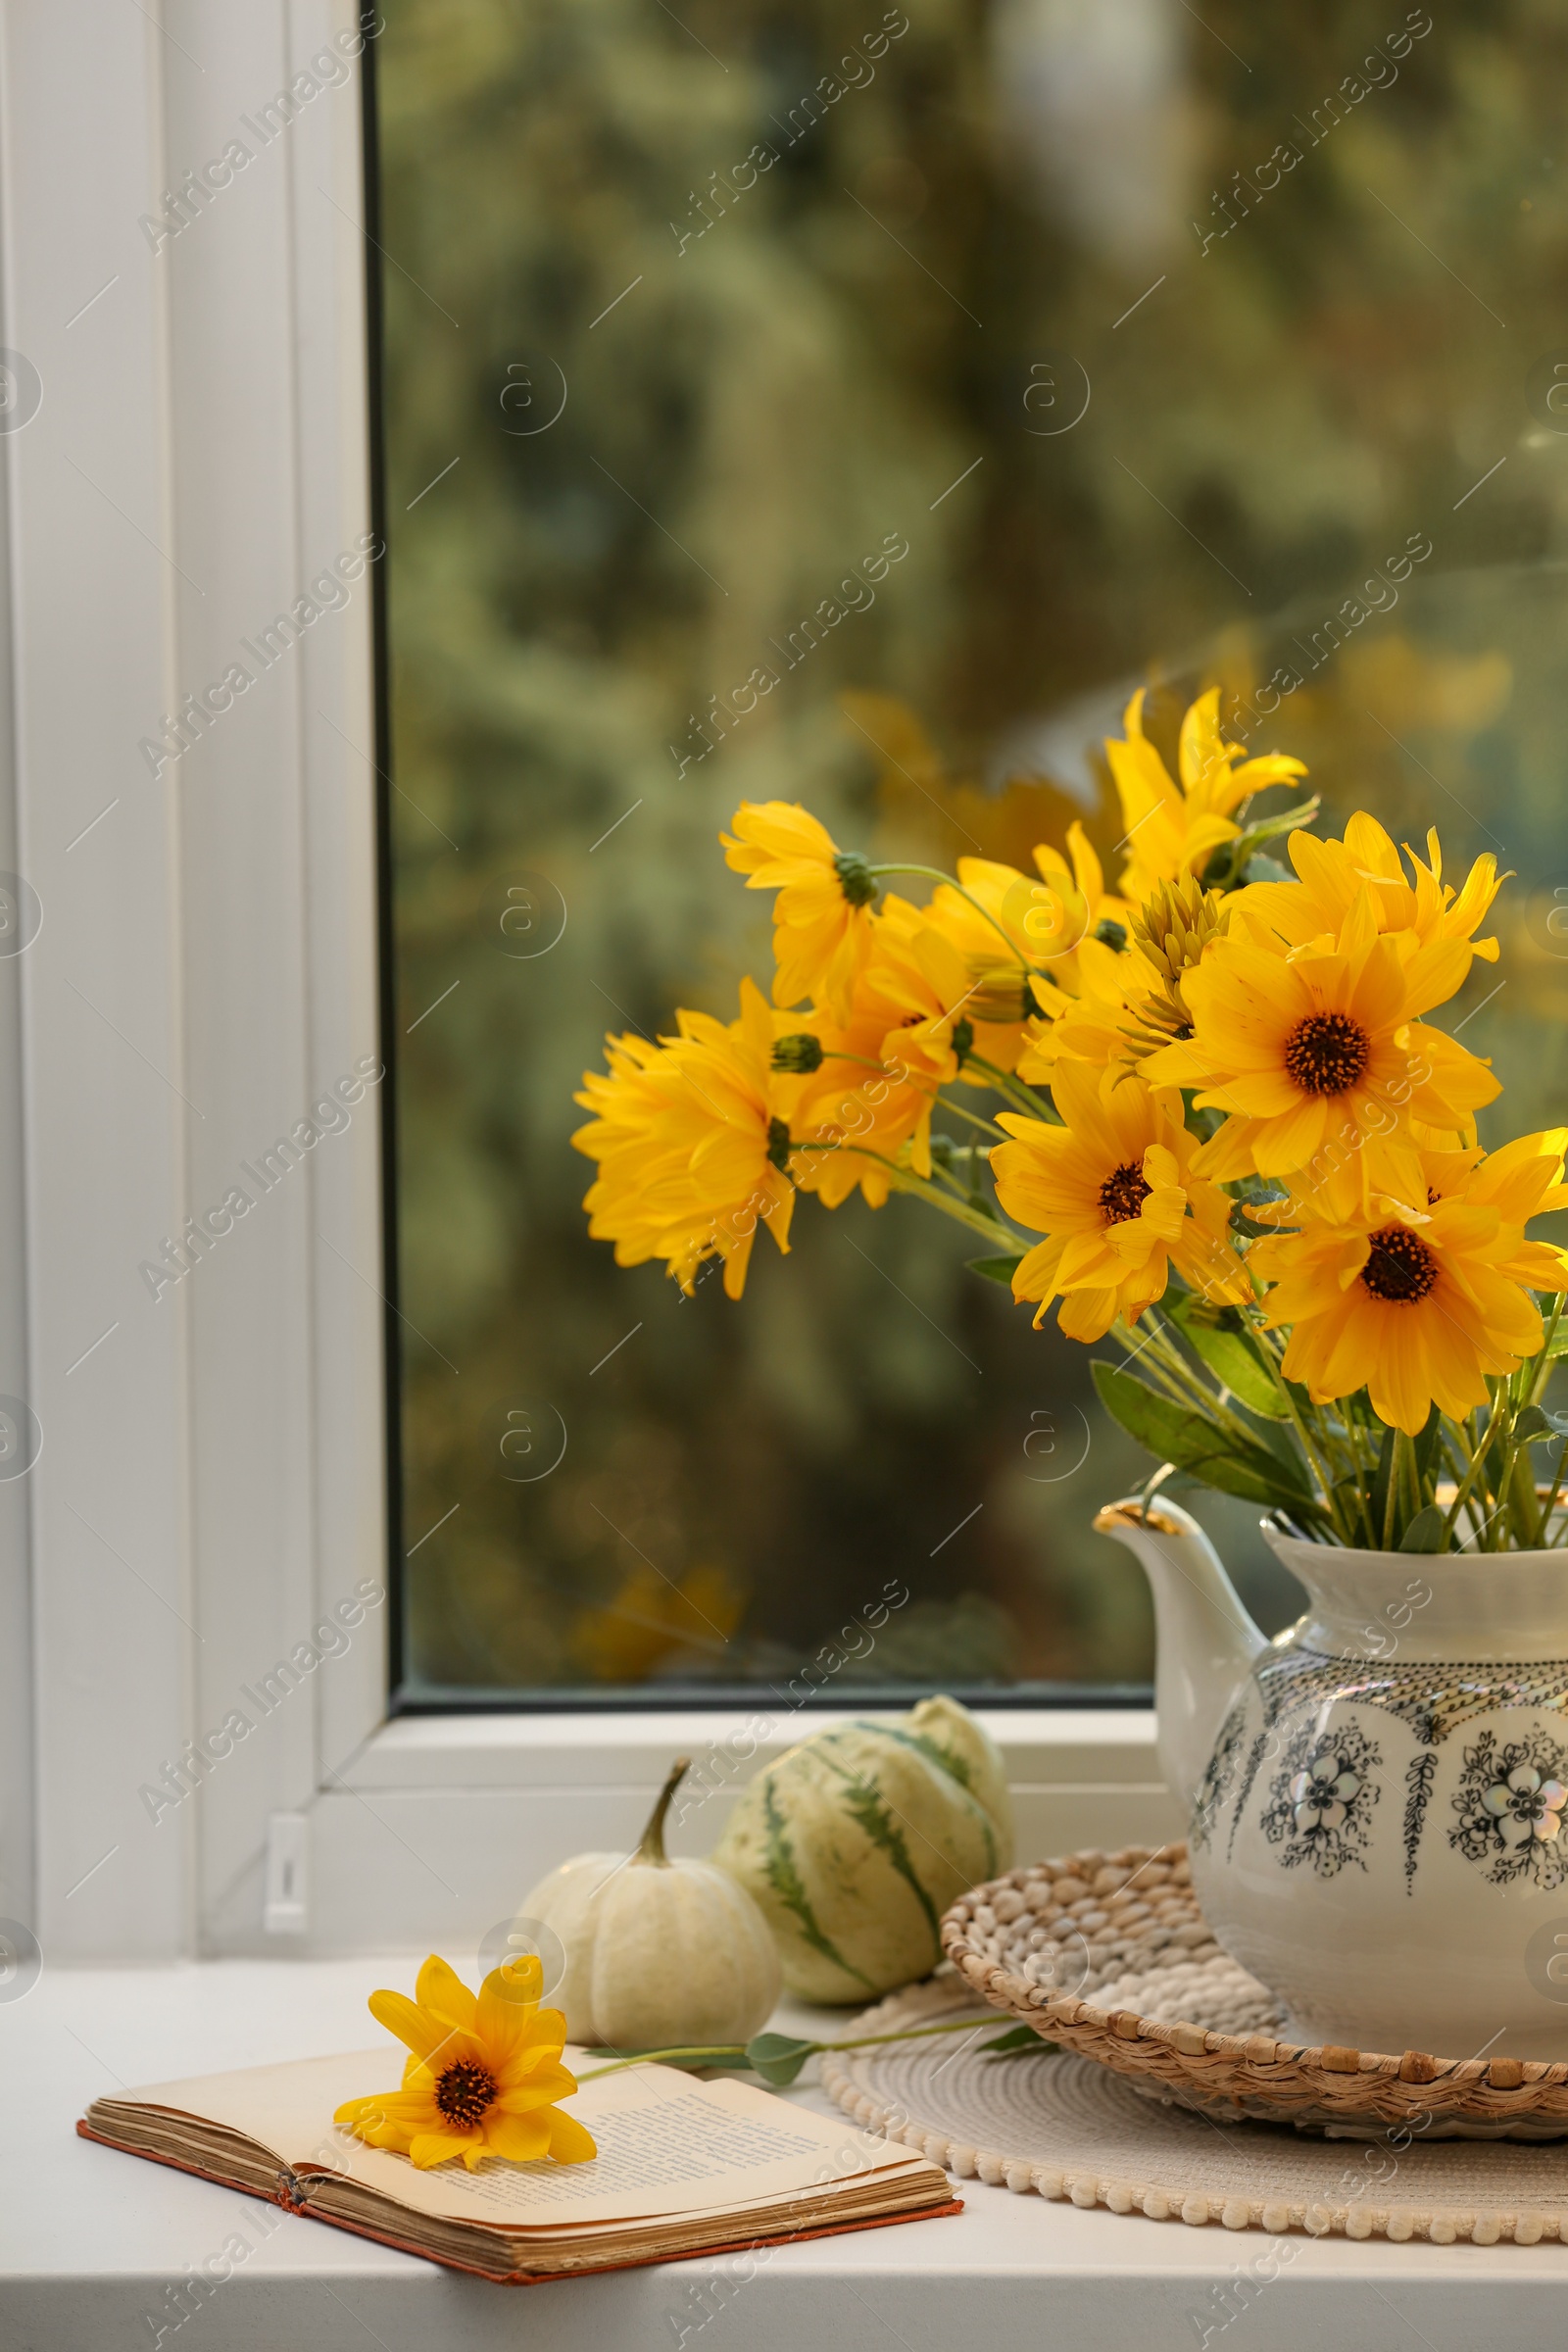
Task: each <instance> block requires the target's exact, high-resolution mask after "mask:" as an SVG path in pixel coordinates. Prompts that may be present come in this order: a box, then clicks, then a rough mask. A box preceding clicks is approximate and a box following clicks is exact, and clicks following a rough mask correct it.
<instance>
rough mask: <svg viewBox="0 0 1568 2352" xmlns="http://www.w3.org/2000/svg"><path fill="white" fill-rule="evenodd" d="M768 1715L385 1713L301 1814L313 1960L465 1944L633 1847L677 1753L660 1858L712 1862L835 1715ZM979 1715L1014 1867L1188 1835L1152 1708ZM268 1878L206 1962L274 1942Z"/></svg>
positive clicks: (214, 1929) (232, 1905)
mask: <svg viewBox="0 0 1568 2352" xmlns="http://www.w3.org/2000/svg"><path fill="white" fill-rule="evenodd" d="M890 1711H891V1710H890ZM759 1712H760V1711H758V1710H748V1711H747V1712H746V1713H744V1714H742V1713H737V1714H735V1715H734V1716H725V1715H723V1714H719V1713H714V1712H711V1711H710V1710H706V1709H704V1710H701V1711H699V1710H695V1709H694V1710H689V1711H670V1712H667V1713H666V1712H664V1711H663V1710H655V1709H648V1710H645V1711H639V1712H636V1713H630V1712H628V1713H625V1714H622V1713H619V1712H616V1713H613V1714H601V1713H598V1712H594V1713H584V1714H575V1715H572V1714H560V1715H405V1716H399V1717H396V1718H394V1719H393V1720H392V1721H391V1722H389V1723H386V1724H383V1725H382V1726H381V1727H380V1728H379V1729H378V1730H377V1731H376V1732H374V1733H373V1734H372V1735H371V1737H370V1738H369V1739H368V1740H366V1742H365V1743H364V1745H363V1746H362V1747H361V1748H359V1749H358V1750H357V1751H356V1753H355V1754H354V1755H353V1756H352V1757H350V1758H348V1759H347V1760H345V1761H344V1762H343V1763H342V1764H341V1765H339V1766H338V1767H337V1768H336V1769H335V1770H334V1771H332V1772H331V1773H330V1775H329V1776H328V1778H327V1780H326V1785H325V1787H324V1788H322V1789H320V1790H319V1792H318V1794H317V1796H316V1799H315V1802H314V1804H313V1806H312V1808H311V1811H310V1817H309V1819H310V1838H311V1851H310V1862H309V1873H310V1897H309V1923H308V1928H307V1931H306V1941H305V1943H304V1946H303V1951H304V1953H305V1955H307V1956H309V1957H311V1958H313V1959H314V1958H317V1957H321V1958H325V1957H326V1956H328V1955H329V1954H331V1953H333V1952H352V1951H360V1952H365V1951H370V1952H377V1951H381V1952H385V1951H403V1952H411V1951H416V1950H417V1951H421V1952H422V1951H428V1950H429V1949H430V1944H431V1939H432V1937H433V1938H435V1939H437V1940H439V1939H440V1938H441V1937H442V1936H446V1937H448V1938H449V1939H455V1938H459V1937H466V1938H468V1939H469V1940H470V1941H471V1943H473V1944H475V1945H476V1944H477V1942H478V1940H479V1938H480V1937H481V1936H483V1935H484V1934H485V1932H486V1930H487V1929H489V1928H490V1927H491V1926H492V1925H494V1923H495V1922H496V1921H498V1920H505V1919H506V1918H507V1917H509V1916H510V1915H512V1914H514V1913H515V1910H516V1908H517V1906H518V1905H519V1904H521V1903H523V1902H524V1901H525V1900H526V1897H527V1894H528V1890H529V1889H530V1887H535V1886H537V1885H538V1883H539V1881H540V1880H541V1879H542V1878H544V1877H545V1875H546V1873H547V1872H549V1871H551V1870H554V1869H555V1868H556V1866H557V1864H558V1863H561V1862H564V1861H565V1860H566V1858H567V1856H568V1855H571V1854H576V1853H625V1852H626V1851H627V1849H628V1847H629V1846H630V1845H631V1844H632V1843H634V1842H635V1839H636V1838H637V1834H638V1832H639V1831H640V1830H641V1828H642V1825H643V1822H644V1820H645V1819H646V1818H647V1814H648V1810H649V1807H650V1806H651V1804H652V1803H653V1800H654V1797H655V1795H656V1794H657V1793H658V1790H659V1788H660V1785H661V1783H662V1781H663V1779H664V1776H665V1774H666V1773H667V1772H668V1770H669V1766H670V1760H671V1758H672V1757H675V1756H678V1755H689V1756H690V1757H691V1758H692V1770H691V1774H690V1777H689V1779H688V1781H687V1783H686V1785H685V1788H684V1789H682V1791H681V1795H680V1797H679V1798H678V1799H677V1801H676V1805H675V1808H674V1811H673V1813H672V1816H671V1819H670V1822H669V1824H668V1827H667V1838H668V1843H669V1847H670V1850H671V1852H672V1853H675V1854H679V1855H702V1854H708V1853H711V1851H712V1848H713V1847H714V1845H716V1844H717V1842H718V1839H719V1837H720V1835H721V1834H722V1831H723V1828H724V1824H725V1821H726V1819H727V1817H728V1814H729V1810H730V1807H731V1805H732V1804H733V1802H734V1800H735V1798H736V1796H737V1795H738V1794H739V1793H740V1791H741V1790H742V1789H744V1788H745V1786H746V1783H747V1782H748V1781H749V1780H750V1779H751V1777H752V1775H753V1774H754V1773H755V1772H757V1771H758V1769H759V1768H760V1765H761V1764H764V1763H766V1762H768V1761H769V1760H770V1759H771V1758H772V1757H774V1756H778V1755H781V1754H783V1752H784V1750H785V1749H786V1748H788V1747H790V1746H792V1745H793V1744H794V1743H795V1741H797V1740H802V1739H804V1738H806V1737H808V1736H809V1734H812V1733H816V1732H820V1731H824V1730H826V1729H828V1728H829V1727H830V1726H831V1725H832V1724H833V1723H835V1722H837V1721H842V1720H843V1718H842V1717H837V1716H834V1715H831V1714H828V1713H825V1712H823V1711H822V1710H820V1709H817V1708H812V1709H811V1710H810V1711H809V1712H807V1711H806V1710H802V1711H801V1712H800V1713H798V1714H795V1715H793V1716H791V1715H787V1714H784V1713H783V1712H782V1711H780V1713H779V1714H778V1715H777V1716H776V1717H775V1718H774V1722H775V1725H776V1728H775V1729H774V1730H773V1731H772V1733H771V1734H770V1735H769V1737H768V1738H766V1739H760V1738H759V1737H758V1736H757V1731H756V1725H757V1721H758V1713H759ZM981 1721H982V1722H983V1723H984V1724H985V1726H986V1729H987V1730H988V1731H989V1732H990V1734H991V1736H992V1738H993V1739H994V1740H996V1741H997V1744H998V1746H999V1747H1000V1748H1001V1750H1002V1754H1003V1757H1004V1760H1005V1765H1006V1771H1007V1781H1008V1786H1009V1788H1010V1789H1011V1793H1012V1804H1013V1815H1014V1821H1015V1824H1016V1830H1017V1852H1018V1854H1019V1855H1020V1857H1022V1858H1024V1859H1028V1858H1029V1857H1030V1856H1032V1855H1035V1854H1060V1853H1067V1852H1073V1851H1076V1850H1077V1849H1078V1848H1079V1847H1081V1846H1091V1845H1093V1846H1103V1847H1106V1848H1109V1849H1112V1850H1113V1849H1114V1848H1116V1847H1117V1846H1121V1845H1130V1844H1145V1845H1157V1844H1158V1843H1159V1842H1160V1840H1161V1839H1162V1838H1179V1837H1180V1836H1181V1834H1182V1822H1181V1816H1180V1813H1179V1810H1178V1808H1177V1807H1176V1806H1175V1805H1174V1804H1173V1803H1172V1802H1171V1799H1170V1797H1169V1795H1168V1794H1167V1792H1166V1789H1165V1787H1164V1784H1163V1782H1162V1781H1161V1779H1160V1773H1159V1765H1158V1761H1157V1759H1156V1757H1155V1753H1154V1718H1153V1715H1152V1712H1150V1711H1149V1710H1147V1709H1143V1708H1129V1707H1103V1708H1094V1707H1085V1708H1040V1709H1033V1710H1031V1709H1022V1708H1020V1709H1013V1708H998V1709H996V1710H994V1711H990V1712H983V1713H982V1715H981ZM260 1870H261V1863H260V1856H259V1855H258V1856H257V1859H256V1861H255V1863H254V1864H253V1866H252V1873H251V1875H250V1876H249V1877H244V1878H236V1879H235V1880H234V1882H233V1885H232V1891H231V1895H230V1901H229V1906H228V1908H227V1910H226V1912H225V1913H224V1914H223V1915H222V1916H221V1917H219V1918H218V1919H217V1920H216V1921H215V1922H214V1923H212V1924H211V1926H210V1928H209V1943H208V1949H209V1950H215V1951H219V1952H226V1953H235V1954H237V1953H242V1952H250V1953H256V1954H261V1953H270V1952H275V1951H276V1950H277V1949H278V1945H277V1943H276V1941H275V1940H272V1939H268V1938H264V1936H263V1935H262V1932H261V1928H260V1924H259V1922H260V1908H261V1906H260V1885H261V1879H260ZM296 1948H299V1947H296Z"/></svg>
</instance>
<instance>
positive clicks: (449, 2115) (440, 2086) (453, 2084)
mask: <svg viewBox="0 0 1568 2352" xmlns="http://www.w3.org/2000/svg"><path fill="white" fill-rule="evenodd" d="M499 2096H500V2091H499V2088H498V2086H497V2083H496V2079H495V2077H494V2075H493V2074H491V2072H490V2070H489V2068H488V2067H485V2066H479V2065H477V2064H476V2063H475V2061H474V2060H473V2059H471V2058H455V2059H454V2060H453V2062H452V2064H451V2065H450V2066H447V2067H443V2068H442V2070H441V2073H440V2075H439V2076H438V2077H437V2079H436V2086H435V2103H436V2105H437V2106H438V2107H439V2108H440V2110H441V2112H442V2114H443V2115H444V2116H445V2117H446V2119H447V2121H448V2123H451V2124H461V2125H463V2126H465V2127H466V2128H467V2129H468V2130H471V2129H472V2128H473V2126H474V2125H475V2124H477V2123H479V2122H480V2121H481V2120H482V2118H483V2116H484V2113H485V2110H486V2109H487V2108H488V2107H492V2106H493V2105H494V2104H495V2102H496V2100H497V2098H499Z"/></svg>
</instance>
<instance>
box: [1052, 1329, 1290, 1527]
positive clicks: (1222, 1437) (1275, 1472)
mask: <svg viewBox="0 0 1568 2352" xmlns="http://www.w3.org/2000/svg"><path fill="white" fill-rule="evenodd" d="M1089 1368H1090V1371H1091V1372H1092V1373H1093V1375H1094V1382H1095V1387H1096V1389H1097V1390H1098V1391H1099V1394H1100V1400H1101V1402H1102V1404H1103V1406H1104V1408H1105V1410H1106V1412H1108V1413H1109V1414H1110V1416H1111V1418H1112V1420H1114V1421H1119V1422H1120V1424H1121V1426H1122V1428H1123V1429H1124V1430H1126V1432H1127V1434H1128V1436H1129V1437H1132V1438H1136V1439H1137V1441H1138V1443H1139V1445H1140V1446H1147V1447H1148V1449H1149V1451H1150V1452H1151V1453H1152V1454H1153V1455H1154V1457H1155V1459H1156V1460H1158V1461H1168V1462H1173V1463H1174V1464H1175V1466H1176V1468H1177V1469H1178V1470H1182V1471H1185V1472H1186V1474H1187V1476H1188V1477H1189V1478H1195V1479H1197V1480H1198V1481H1199V1482H1200V1484H1201V1485H1202V1486H1205V1487H1218V1488H1219V1490H1220V1492H1221V1494H1224V1495H1240V1496H1241V1497H1242V1499H1243V1501H1244V1502H1261V1503H1264V1504H1267V1505H1270V1506H1272V1507H1277V1508H1280V1509H1283V1510H1287V1511H1289V1512H1290V1514H1291V1516H1292V1517H1293V1518H1296V1519H1303V1518H1305V1519H1321V1518H1323V1517H1324V1515H1325V1514H1324V1510H1323V1506H1322V1504H1321V1503H1320V1502H1319V1501H1318V1500H1317V1498H1316V1496H1315V1495H1310V1494H1308V1492H1307V1490H1306V1489H1305V1488H1304V1487H1302V1486H1300V1485H1299V1484H1298V1483H1297V1482H1296V1481H1294V1480H1293V1479H1291V1478H1290V1477H1289V1476H1288V1475H1287V1473H1286V1470H1285V1466H1284V1464H1283V1463H1282V1462H1281V1461H1279V1460H1278V1459H1277V1458H1276V1456H1275V1455H1273V1454H1271V1453H1268V1452H1265V1450H1264V1449H1263V1447H1262V1446H1253V1445H1251V1444H1250V1443H1249V1442H1248V1441H1247V1440H1245V1439H1238V1438H1233V1437H1232V1436H1230V1435H1229V1433H1228V1432H1227V1431H1225V1430H1223V1429H1220V1428H1218V1427H1217V1426H1216V1424H1215V1423H1214V1422H1212V1421H1210V1420H1209V1419H1208V1418H1207V1416H1206V1415H1204V1414H1202V1413H1199V1412H1195V1411H1194V1410H1193V1409H1192V1408H1191V1407H1189V1406H1187V1405H1181V1404H1175V1403H1173V1402H1172V1401H1171V1399H1170V1398H1169V1397H1160V1396H1158V1395H1156V1393H1155V1392H1154V1390H1152V1388H1150V1387H1148V1386H1147V1384H1146V1383H1145V1382H1143V1381H1141V1380H1137V1379H1135V1378H1134V1377H1133V1375H1132V1374H1131V1373H1130V1372H1118V1371H1117V1370H1116V1368H1115V1366H1114V1365H1113V1364H1106V1363H1099V1362H1097V1363H1093V1364H1091V1365H1090V1367H1089Z"/></svg>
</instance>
